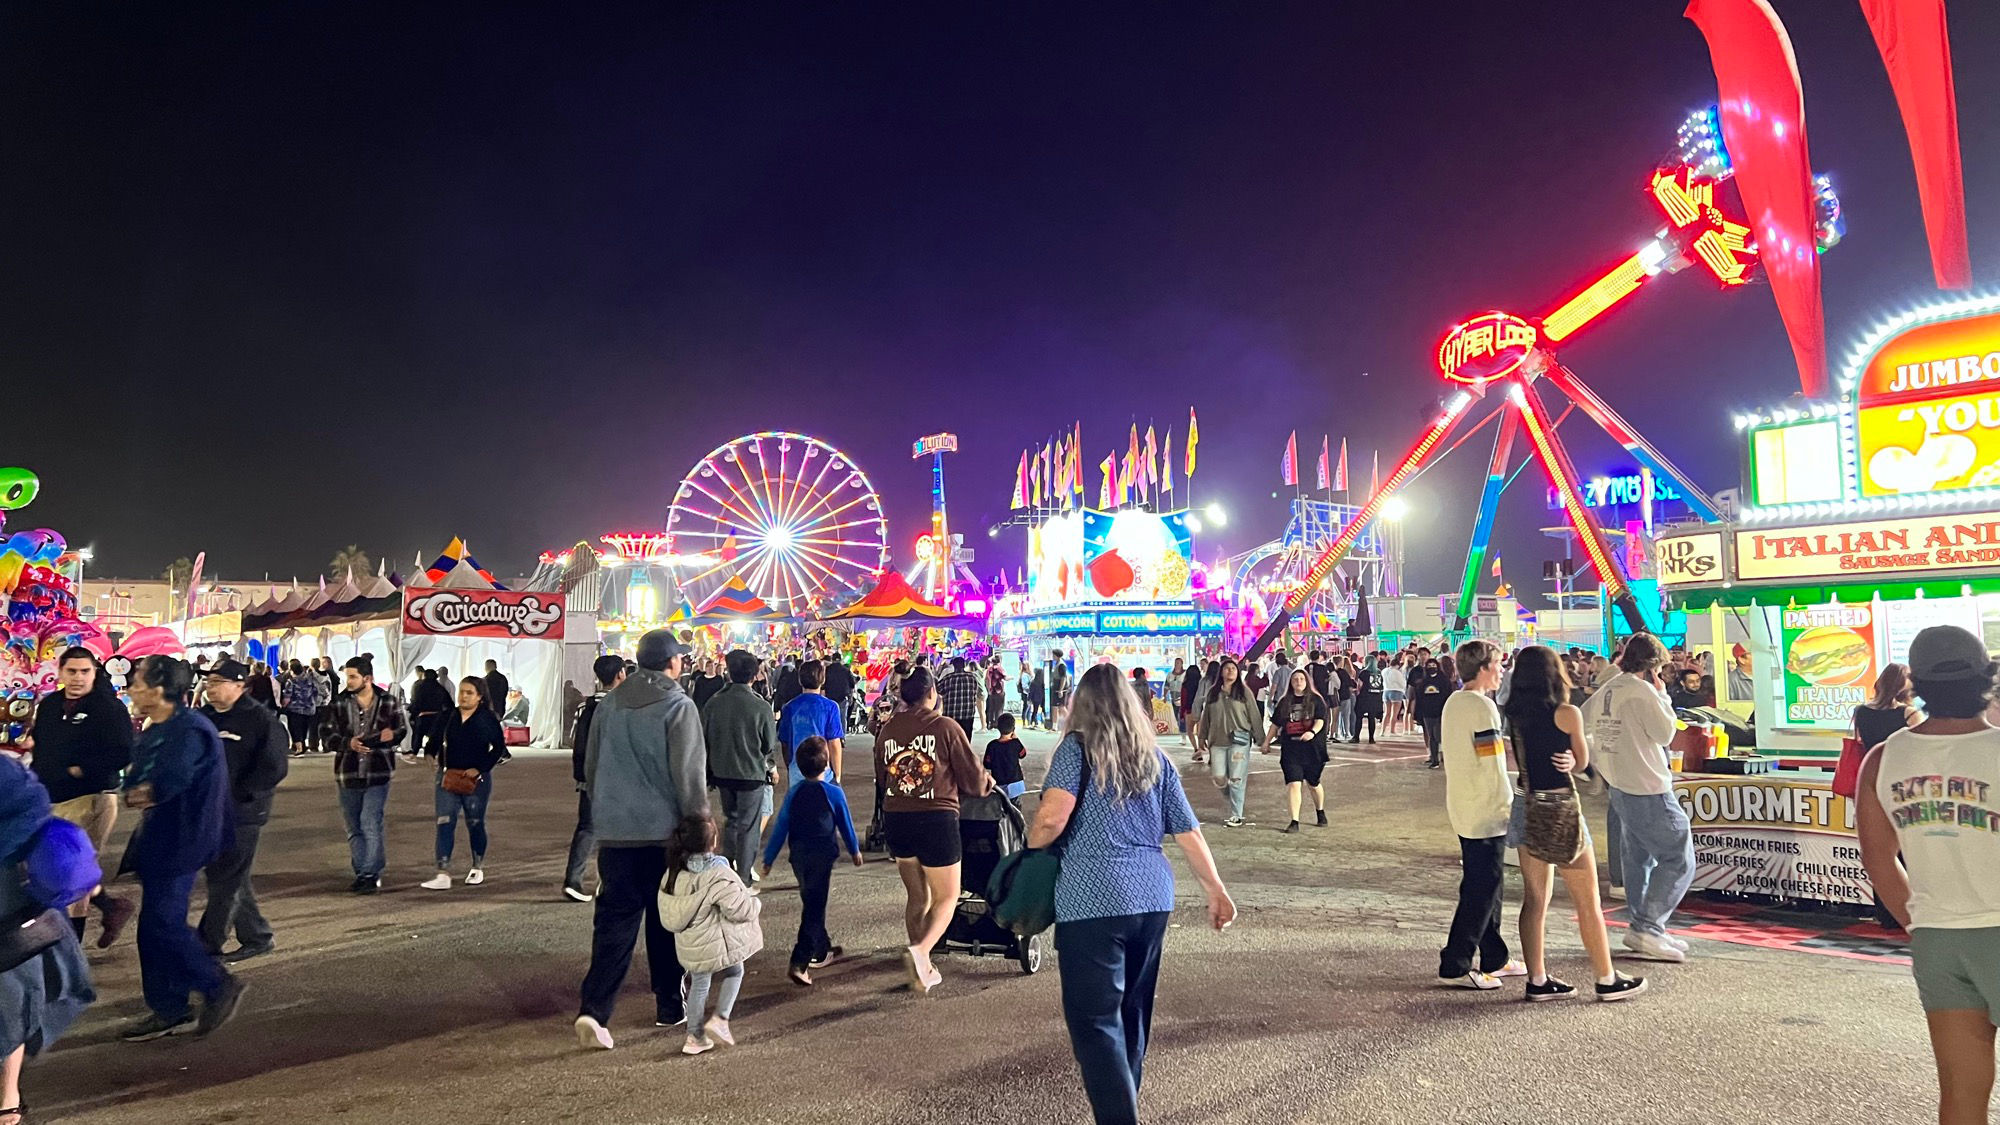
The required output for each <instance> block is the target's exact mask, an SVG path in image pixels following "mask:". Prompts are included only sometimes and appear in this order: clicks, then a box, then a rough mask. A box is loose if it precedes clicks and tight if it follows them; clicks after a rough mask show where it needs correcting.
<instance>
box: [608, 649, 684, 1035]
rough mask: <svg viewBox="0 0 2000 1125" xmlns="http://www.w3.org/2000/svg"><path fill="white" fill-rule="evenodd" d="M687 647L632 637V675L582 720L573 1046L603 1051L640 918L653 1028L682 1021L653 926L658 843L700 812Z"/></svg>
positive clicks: (661, 858)
mask: <svg viewBox="0 0 2000 1125" xmlns="http://www.w3.org/2000/svg"><path fill="white" fill-rule="evenodd" d="M687 655H688V647H687V646H686V645H684V644H682V643H681V642H680V641H679V640H677V639H675V637H674V635H673V633H672V632H670V631H668V630H666V629H655V630H653V631H652V632H650V633H647V634H645V635H644V636H642V637H640V638H639V648H638V652H637V653H636V654H635V657H634V659H635V660H636V662H637V664H638V665H639V670H638V671H636V672H634V673H632V674H631V675H630V676H627V677H626V678H625V682H623V683H621V684H619V685H618V686H617V687H616V688H613V689H612V690H611V691H610V693H609V694H607V695H605V696H604V699H603V701H602V702H600V703H599V704H598V706H597V712H596V714H595V715H593V716H592V718H591V723H590V741H589V743H588V745H587V746H586V747H585V748H584V759H583V772H584V787H585V790H586V792H588V794H589V795H590V813H591V820H592V822H593V826H594V827H595V829H596V831H597V881H598V886H597V914H596V916H595V917H594V918H593V919H592V922H591V942H590V969H589V971H588V972H586V973H585V974H584V977H583V990H582V992H583V997H582V1003H581V1005H580V1006H579V1012H578V1015H577V1017H576V1038H577V1042H578V1043H580V1044H582V1045H583V1046H585V1047H591V1048H601V1049H605V1050H609V1049H610V1047H611V1032H610V1031H609V1030H607V1029H606V1026H605V1025H607V1024H609V1023H610V1022H611V1009H612V1006H613V1004H614V1003H615V1002H616V1000H617V997H618V988H619V986H620V985H622V984H624V983H625V971H626V970H627V969H629V968H630V967H631V965H632V947H633V946H634V945H635V944H637V942H638V938H639V927H640V923H641V921H642V920H643V922H644V924H645V930H646V966H647V969H648V970H649V972H650V974H651V976H652V983H653V998H654V1015H655V1018H656V1024H657V1026H660V1027H673V1026H675V1025H676V1024H679V1023H680V1022H681V1021H682V1020H683V1019H685V1018H686V1015H685V1012H684V1011H683V1005H682V1000H681V963H680V959H679V958H678V957H676V956H675V955H674V939H673V935H672V934H669V933H668V932H667V931H666V929H665V928H664V927H662V926H661V925H660V907H659V889H660V880H661V879H663V878H665V876H666V873H667V838H668V837H669V836H671V835H672V834H673V831H674V828H675V826H677V825H678V824H680V821H681V818H682V817H683V816H686V815H688V814H689V813H698V812H699V813H705V812H707V811H708V750H707V747H706V744H705V743H704V742H703V740H702V731H701V713H700V711H699V710H698V709H697V708H696V707H695V705H694V700H692V699H690V698H688V694H687V692H685V691H683V690H682V689H681V685H680V676H681V672H682V671H683V669H684V666H685V663H686V658H687Z"/></svg>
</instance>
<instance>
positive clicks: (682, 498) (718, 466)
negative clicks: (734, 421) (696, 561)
mask: <svg viewBox="0 0 2000 1125" xmlns="http://www.w3.org/2000/svg"><path fill="white" fill-rule="evenodd" d="M667 550H668V551H669V552H670V553H677V554H683V555H703V556H707V557H709V558H710V559H712V560H713V561H712V562H710V563H706V564H703V565H702V566H700V567H699V568H698V569H693V570H692V572H691V573H689V574H688V575H687V576H686V577H684V578H683V579H682V580H681V593H682V596H683V597H684V598H685V599H686V600H687V601H688V603H689V604H690V605H692V606H695V607H700V606H701V605H702V604H703V603H704V602H706V601H707V600H708V599H709V597H711V596H712V595H713V594H714V593H715V592H716V590H718V589H720V588H721V586H722V585H723V584H724V583H726V582H728V581H729V579H730V577H731V576H732V575H738V576H741V577H742V579H743V581H744V583H745V584H747V585H748V586H749V587H750V589H751V590H752V591H754V592H755V593H756V594H757V595H758V596H759V597H762V598H763V599H764V600H765V601H766V602H769V603H770V604H771V607H772V608H774V609H776V610H777V611H778V612H779V613H782V614H784V615H786V616H788V617H810V616H813V615H814V614H815V613H817V612H819V611H820V610H821V608H822V605H823V604H826V607H827V608H832V604H831V603H837V602H839V601H842V600H845V599H846V598H847V597H849V596H851V595H852V594H854V593H856V592H865V591H866V590H868V589H869V588H870V587H871V586H872V585H873V583H874V581H875V579H877V578H878V577H880V576H881V574H882V572H883V570H884V569H885V568H886V567H888V565H889V525H888V522H887V521H886V520H884V519H883V518H882V500H881V497H879V496H877V495H876V493H875V486H874V485H873V484H871V483H869V481H868V474H866V473H864V472H862V471H861V467H860V466H859V465H856V464H855V463H854V460H853V458H851V457H849V456H848V455H847V454H845V453H842V452H841V451H840V450H838V449H835V448H834V447H833V446H831V445H828V444H827V443H825V442H823V441H821V440H819V439H818V438H813V437H807V436H805V435H804V434H793V433H761V434H749V435H746V436H744V437H740V438H737V439H736V440H734V441H731V442H727V443H725V444H723V445H720V446H717V447H716V448H715V449H714V451H712V452H711V453H709V455H708V456H706V457H704V458H702V459H701V460H700V461H698V462H696V463H695V466H694V468H693V469H691V470H689V471H688V475H687V476H686V477H685V478H683V479H682V480H681V484H680V487H679V488H678V489H677V490H675V492H674V503H673V506H672V507H671V508H669V509H668V511H667Z"/></svg>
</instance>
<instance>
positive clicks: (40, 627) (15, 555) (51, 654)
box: [0, 468, 108, 750]
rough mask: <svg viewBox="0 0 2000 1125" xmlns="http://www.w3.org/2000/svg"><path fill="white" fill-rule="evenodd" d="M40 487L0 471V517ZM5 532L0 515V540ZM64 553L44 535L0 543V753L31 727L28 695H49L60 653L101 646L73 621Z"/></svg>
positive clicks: (39, 531)
mask: <svg viewBox="0 0 2000 1125" xmlns="http://www.w3.org/2000/svg"><path fill="white" fill-rule="evenodd" d="M41 487H42V485H41V481H40V480H38V479H37V478H36V477H35V474H33V473H31V472H29V471H28V470H26V469H9V468H0V513H4V512H7V511H12V510H15V509H19V508H22V507H25V506H26V505H27V504H28V502H29V501H31V500H33V499H34V498H35V495H36V494H37V493H39V492H40V491H41ZM5 530H6V516H5V515H4V514H0V533H4V532H5ZM68 549H69V545H68V544H67V543H65V542H64V541H63V537H62V536H61V535H58V534H57V533H55V532H53V531H50V530H49V529H47V528H36V529H35V530H33V531H21V532H15V533H14V534H12V535H5V536H4V537H0V611H4V612H0V692H5V693H7V711H8V713H7V715H6V716H4V721H0V750H6V749H14V748H16V747H17V745H18V743H19V741H20V738H21V736H22V735H23V734H25V733H26V729H27V726H28V724H29V723H30V722H31V721H32V719H33V709H34V700H35V695H36V693H37V692H44V691H49V690H52V689H53V688H54V687H55V684H56V669H55V663H56V658H57V657H59V656H61V655H62V652H63V650H64V649H66V648H68V647H70V646H71V645H76V644H82V643H84V642H86V641H92V640H96V641H99V642H100V643H101V642H102V637H103V634H101V633H100V632H99V631H98V629H97V627H96V626H94V625H91V624H90V623H89V622H86V621H83V620H81V619H79V618H78V617H77V614H76V588H75V586H74V585H72V584H71V582H70V580H69V579H68V578H67V577H66V576H64V574H63V573H62V570H61V567H60V565H59V564H61V563H62V561H63V557H64V555H65V553H66V552H67V551H68ZM107 647H108V646H107ZM22 700H25V701H26V706H27V708H28V713H27V714H26V715H25V716H23V717H19V718H17V717H15V716H14V715H13V711H14V709H15V708H16V707H17V706H20V705H21V702H22ZM16 727H19V728H21V729H20V730H19V731H17V730H16V729H15V728H16Z"/></svg>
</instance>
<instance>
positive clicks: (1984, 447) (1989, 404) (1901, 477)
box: [1855, 313, 2000, 496]
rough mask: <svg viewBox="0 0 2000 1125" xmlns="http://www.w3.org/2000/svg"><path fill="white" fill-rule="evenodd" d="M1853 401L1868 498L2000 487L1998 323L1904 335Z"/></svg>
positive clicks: (1874, 361) (1967, 321)
mask: <svg viewBox="0 0 2000 1125" xmlns="http://www.w3.org/2000/svg"><path fill="white" fill-rule="evenodd" d="M1855 391H1856V399H1857V409H1856V416H1855V422H1856V438H1857V441H1858V444H1859V447H1860V448H1859V451H1858V452H1859V454H1860V469H1861V492H1862V495H1864V496H1892V495H1899V494H1907V493H1923V492H1951V491H1956V490H1959V489H1967V488H1991V487H2000V313H1989V314H1986V315H1982V316H1971V317H1961V318H1959V319H1957V320H1946V321H1939V322H1936V323H1932V324H1920V325H1917V326H1916V327H1914V328H1909V329H1906V330H1904V331H1902V332H1899V333H1897V334H1896V335H1894V336H1892V337H1890V338H1889V340H1888V341H1887V342H1886V343H1884V344H1883V345H1882V346H1881V347H1879V348H1877V349H1876V350H1875V353H1874V354H1873V355H1872V356H1870V357H1869V359H1868V362H1867V364H1866V365H1865V366H1864V367H1863V368H1862V370H1861V373H1860V378H1859V380H1858V383H1857V385H1856V388H1855Z"/></svg>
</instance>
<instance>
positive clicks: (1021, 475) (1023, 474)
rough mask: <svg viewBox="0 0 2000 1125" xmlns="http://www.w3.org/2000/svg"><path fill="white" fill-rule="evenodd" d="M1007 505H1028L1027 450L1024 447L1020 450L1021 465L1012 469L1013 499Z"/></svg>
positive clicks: (1019, 506)
mask: <svg viewBox="0 0 2000 1125" xmlns="http://www.w3.org/2000/svg"><path fill="white" fill-rule="evenodd" d="M1007 506H1008V507H1009V508H1025V507H1027V506H1028V451H1027V450H1025V449H1024V450H1022V451H1021V467H1020V468H1018V469H1015V470H1014V499H1013V500H1012V501H1010V502H1009V503H1008V505H1007Z"/></svg>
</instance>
